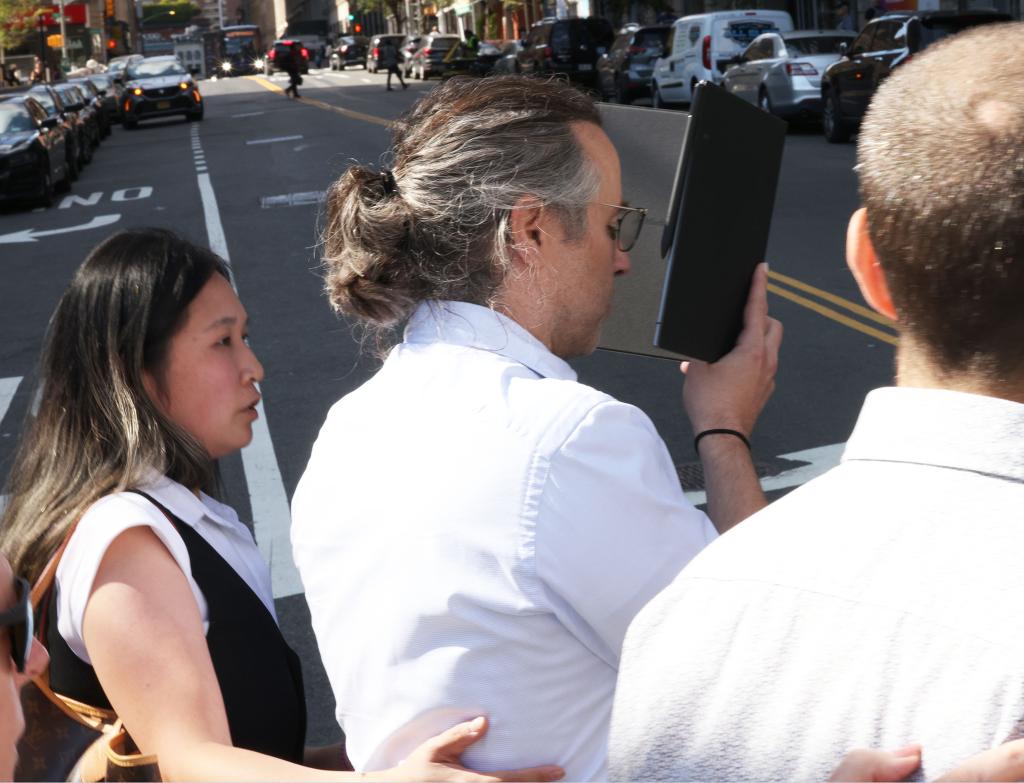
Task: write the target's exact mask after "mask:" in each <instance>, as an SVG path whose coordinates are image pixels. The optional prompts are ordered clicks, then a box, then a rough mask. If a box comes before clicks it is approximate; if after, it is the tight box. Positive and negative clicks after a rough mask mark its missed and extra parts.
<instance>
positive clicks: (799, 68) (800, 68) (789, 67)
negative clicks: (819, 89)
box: [786, 63, 818, 76]
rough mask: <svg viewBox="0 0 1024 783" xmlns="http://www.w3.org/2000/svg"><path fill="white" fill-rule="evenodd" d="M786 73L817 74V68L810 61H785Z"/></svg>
mask: <svg viewBox="0 0 1024 783" xmlns="http://www.w3.org/2000/svg"><path fill="white" fill-rule="evenodd" d="M786 73H788V74H789V75H790V76H817V75H818V69H817V68H815V67H814V66H813V65H811V64H810V63H786Z"/></svg>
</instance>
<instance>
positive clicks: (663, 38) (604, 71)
mask: <svg viewBox="0 0 1024 783" xmlns="http://www.w3.org/2000/svg"><path fill="white" fill-rule="evenodd" d="M671 32H672V27H671V26H669V25H659V26H656V27H640V25H630V26H628V27H624V28H623V29H622V31H621V32H620V33H619V35H618V37H617V38H616V39H615V42H614V43H613V44H612V48H611V50H610V51H608V52H606V53H605V54H602V55H601V56H600V57H599V58H598V60H597V81H598V87H599V89H600V91H601V96H602V97H603V98H611V99H613V100H614V101H615V102H616V103H632V102H633V101H634V100H636V99H637V98H643V97H646V96H649V95H650V94H651V76H652V75H653V74H654V63H655V61H656V60H657V59H658V58H659V57H664V56H665V54H666V53H667V49H668V41H669V35H670V34H671Z"/></svg>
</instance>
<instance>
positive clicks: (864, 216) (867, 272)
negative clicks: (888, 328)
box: [846, 207, 897, 321]
mask: <svg viewBox="0 0 1024 783" xmlns="http://www.w3.org/2000/svg"><path fill="white" fill-rule="evenodd" d="M846 263H847V265H848V266H849V267H850V271H851V272H853V278H854V280H856V281H857V285H858V286H859V287H860V293H861V295H862V296H863V297H864V299H865V301H866V302H867V303H868V304H869V305H871V306H872V307H873V308H874V309H875V310H877V311H878V312H880V313H881V314H882V315H884V316H886V317H887V318H891V319H892V320H894V321H895V320H897V319H896V308H895V307H893V304H892V296H890V294H889V284H888V283H887V282H886V280H885V273H884V272H883V271H882V265H881V264H880V263H879V262H878V254H877V253H875V246H874V244H872V242H871V235H870V234H869V233H868V212H867V210H866V209H864V207H861V208H860V209H858V210H857V211H856V212H854V213H853V215H852V216H851V217H850V225H849V226H848V227H847V229H846Z"/></svg>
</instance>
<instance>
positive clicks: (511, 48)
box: [491, 40, 523, 75]
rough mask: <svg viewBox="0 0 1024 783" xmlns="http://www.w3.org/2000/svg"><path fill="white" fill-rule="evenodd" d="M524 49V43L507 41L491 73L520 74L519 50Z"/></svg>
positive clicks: (502, 46) (503, 44)
mask: <svg viewBox="0 0 1024 783" xmlns="http://www.w3.org/2000/svg"><path fill="white" fill-rule="evenodd" d="M522 48H523V43H522V41H518V40H517V41H505V42H503V43H502V45H501V51H500V52H499V54H498V59H497V60H495V61H494V67H493V68H492V69H491V73H493V74H495V75H499V74H503V73H519V59H518V58H519V50H520V49H522Z"/></svg>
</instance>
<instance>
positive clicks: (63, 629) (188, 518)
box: [56, 475, 277, 663]
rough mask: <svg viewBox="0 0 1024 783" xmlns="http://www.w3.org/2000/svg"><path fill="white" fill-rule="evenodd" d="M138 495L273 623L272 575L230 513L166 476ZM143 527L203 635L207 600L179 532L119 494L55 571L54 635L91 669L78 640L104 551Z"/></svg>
mask: <svg viewBox="0 0 1024 783" xmlns="http://www.w3.org/2000/svg"><path fill="white" fill-rule="evenodd" d="M139 489H140V490H142V491H143V492H145V493H146V494H147V495H149V496H150V497H152V498H153V499H154V500H156V501H157V502H158V503H161V504H162V505H163V506H164V507H165V508H167V510H168V511H170V512H171V513H172V514H174V516H176V517H177V518H178V519H180V520H181V521H182V522H184V523H185V524H186V525H189V526H190V527H192V528H194V529H195V530H196V532H197V533H199V535H201V536H202V537H203V538H204V539H205V540H206V541H207V543H209V544H210V545H211V546H212V547H213V548H214V549H215V550H217V553H218V554H219V555H220V556H221V557H223V558H224V559H225V560H226V561H227V562H228V563H229V564H230V565H231V567H232V568H234V569H235V571H236V572H237V573H238V575H239V576H240V577H242V579H244V580H245V583H246V584H247V585H249V587H250V588H251V589H252V591H253V592H254V593H256V595H257V596H258V597H259V599H260V600H261V601H262V602H263V604H264V606H266V607H267V610H268V611H269V612H270V614H271V615H272V616H274V617H275V618H276V617H277V615H276V614H275V612H274V594H273V589H272V587H271V582H270V569H268V568H267V564H266V563H265V562H264V560H263V558H262V557H261V556H260V552H259V549H258V548H257V546H256V542H255V540H254V539H253V537H252V533H251V532H250V531H249V529H248V528H247V527H246V526H245V525H243V524H242V523H241V522H240V521H239V519H238V515H237V514H236V513H235V511H234V509H232V508H231V507H230V506H226V505H224V504H223V503H219V502H217V501H216V500H214V499H213V498H211V497H210V496H209V495H207V494H205V493H202V492H201V493H200V496H199V497H196V495H195V494H193V493H192V492H190V491H189V490H188V489H186V488H185V487H183V486H182V485H181V484H179V483H178V482H176V481H173V480H171V479H169V478H167V477H166V476H158V475H154V477H153V480H152V482H150V483H149V484H147V485H145V486H141V487H139ZM140 525H145V526H147V527H149V528H150V529H151V530H152V531H153V533H154V534H155V535H156V536H157V538H159V539H160V540H161V541H162V542H163V544H164V546H166V547H167V550H168V551H169V552H170V553H171V556H172V557H173V558H174V559H175V561H176V562H177V563H178V566H179V567H180V568H181V570H182V572H183V573H184V574H185V578H186V579H187V580H188V584H189V587H191V588H192V595H193V596H195V599H196V604H197V606H198V607H199V614H200V616H201V617H202V620H203V632H204V633H205V632H206V630H207V624H208V617H207V607H206V598H205V597H204V596H203V593H202V591H201V590H200V589H199V586H198V585H197V584H196V583H195V581H194V580H193V579H192V568H191V564H190V561H189V556H188V550H187V549H186V548H185V542H184V541H183V540H182V538H181V536H180V535H179V534H178V531H177V530H175V529H174V525H172V524H171V523H170V522H169V521H168V519H167V517H165V516H164V515H163V512H161V511H160V509H158V508H157V507H156V506H154V505H153V504H152V503H150V502H149V501H148V500H146V499H145V498H144V497H142V496H141V495H139V494H137V493H134V492H117V493H114V494H112V495H107V496H106V497H103V498H100V499H99V500H97V501H96V502H95V503H93V505H92V506H90V507H89V509H88V510H87V511H86V512H85V514H83V515H82V519H81V521H80V522H79V523H78V527H77V528H76V529H75V532H74V535H72V536H71V540H70V541H69V542H68V546H67V549H65V550H64V555H63V557H61V561H60V564H59V565H58V566H57V575H56V583H57V616H58V622H57V630H58V631H59V632H60V635H61V636H62V637H63V638H64V641H66V642H67V643H68V646H69V647H70V648H71V650H72V652H74V653H75V655H77V656H78V657H79V658H81V659H82V660H83V661H85V662H86V663H92V661H91V660H90V658H89V654H88V652H87V651H86V649H85V642H84V640H83V638H82V621H83V619H84V617H85V607H86V604H87V603H88V601H89V595H90V593H91V592H92V584H93V582H94V581H95V579H96V572H97V571H98V570H99V567H100V563H101V562H102V560H103V556H104V555H105V554H106V552H107V549H108V548H109V547H110V545H111V544H112V543H113V542H114V539H116V538H117V537H118V536H119V535H121V533H123V532H124V531H126V530H128V529H129V528H132V527H138V526H140Z"/></svg>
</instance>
